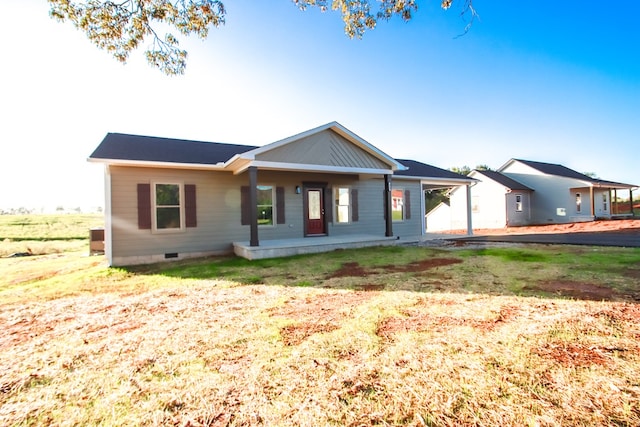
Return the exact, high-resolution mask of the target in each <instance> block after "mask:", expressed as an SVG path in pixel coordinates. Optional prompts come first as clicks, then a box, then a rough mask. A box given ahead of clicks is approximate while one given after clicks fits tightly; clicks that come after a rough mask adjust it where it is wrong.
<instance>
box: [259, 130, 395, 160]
mask: <svg viewBox="0 0 640 427" xmlns="http://www.w3.org/2000/svg"><path fill="white" fill-rule="evenodd" d="M256 160H260V161H273V162H280V163H302V164H313V165H325V166H340V167H354V168H371V169H388V168H389V165H388V164H385V163H384V162H382V161H381V160H380V159H378V158H376V157H374V156H372V155H371V154H369V153H367V152H366V151H365V150H363V149H362V148H359V147H357V146H355V145H354V144H353V143H351V142H349V141H347V140H346V139H344V138H343V137H342V136H340V135H338V134H337V133H335V132H333V131H332V130H325V131H323V132H320V133H317V134H314V135H310V136H308V137H306V138H302V139H300V140H298V141H295V142H292V143H289V144H286V145H284V146H281V147H277V148H274V149H272V150H269V151H266V152H264V153H261V154H258V155H257V156H256Z"/></svg>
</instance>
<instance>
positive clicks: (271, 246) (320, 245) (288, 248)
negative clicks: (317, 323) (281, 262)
mask: <svg viewBox="0 0 640 427" xmlns="http://www.w3.org/2000/svg"><path fill="white" fill-rule="evenodd" d="M455 237H456V236H452V235H446V236H445V235H441V234H426V235H421V236H411V237H384V236H374V235H353V236H322V237H313V238H309V237H305V238H299V239H279V240H262V241H261V242H260V246H251V245H250V243H249V242H248V241H246V242H234V243H233V252H234V253H235V254H236V255H237V256H240V257H243V258H246V259H249V260H254V259H264V258H277V257H286V256H293V255H303V254H313V253H321V252H330V251H335V250H338V249H357V248H366V247H373V246H390V245H406V244H415V243H419V242H422V241H425V240H436V239H443V238H447V239H451V238H455ZM459 237H464V236H459Z"/></svg>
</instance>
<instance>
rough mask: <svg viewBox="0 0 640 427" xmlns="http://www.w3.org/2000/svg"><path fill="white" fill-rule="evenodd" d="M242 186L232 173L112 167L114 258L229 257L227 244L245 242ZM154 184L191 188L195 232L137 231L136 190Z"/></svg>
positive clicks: (189, 230) (187, 230) (238, 177)
mask: <svg viewBox="0 0 640 427" xmlns="http://www.w3.org/2000/svg"><path fill="white" fill-rule="evenodd" d="M244 181H245V179H244V178H243V177H241V176H234V175H232V174H231V173H219V172H218V173H216V172H204V171H189V170H178V169H151V168H121V167H112V169H111V187H112V191H111V194H112V203H111V216H112V227H113V233H112V248H113V257H114V258H117V257H135V256H149V255H158V254H165V253H179V254H180V253H190V252H226V251H231V249H232V247H231V242H233V241H234V240H238V239H242V238H244V229H243V227H242V226H241V225H240V219H239V211H240V186H241V185H242V184H244ZM152 182H180V183H182V184H194V185H195V186H196V206H197V210H196V214H197V221H198V226H197V227H195V228H185V229H184V230H183V231H177V232H170V233H154V232H153V231H152V230H139V229H138V224H137V218H138V217H137V215H138V213H137V212H138V211H137V184H139V183H152Z"/></svg>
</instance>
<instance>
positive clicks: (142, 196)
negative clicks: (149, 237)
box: [138, 184, 151, 230]
mask: <svg viewBox="0 0 640 427" xmlns="http://www.w3.org/2000/svg"><path fill="white" fill-rule="evenodd" d="M138 228H139V229H140V230H151V184H138Z"/></svg>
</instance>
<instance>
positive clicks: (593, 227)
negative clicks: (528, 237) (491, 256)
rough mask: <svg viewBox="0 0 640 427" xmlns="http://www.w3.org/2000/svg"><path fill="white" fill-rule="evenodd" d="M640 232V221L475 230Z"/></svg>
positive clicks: (477, 231)
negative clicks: (634, 230)
mask: <svg viewBox="0 0 640 427" xmlns="http://www.w3.org/2000/svg"><path fill="white" fill-rule="evenodd" d="M631 229H638V230H640V219H611V220H598V221H589V222H574V223H571V224H550V225H531V226H526V227H504V228H493V229H489V228H477V229H476V228H474V229H473V233H474V234H476V235H502V234H545V233H580V232H600V231H622V230H631ZM466 232H467V231H466V230H452V231H450V232H449V233H450V234H466Z"/></svg>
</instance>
